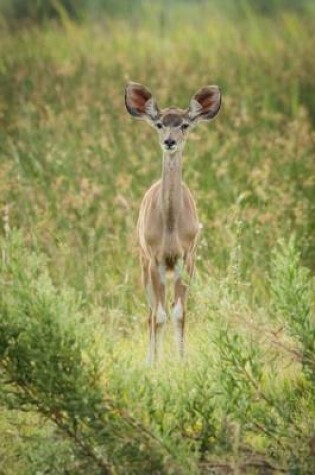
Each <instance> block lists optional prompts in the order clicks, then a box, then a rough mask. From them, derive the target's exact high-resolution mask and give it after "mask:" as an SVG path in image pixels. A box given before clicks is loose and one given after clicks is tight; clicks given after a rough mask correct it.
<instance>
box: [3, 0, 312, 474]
mask: <svg viewBox="0 0 315 475" xmlns="http://www.w3.org/2000/svg"><path fill="white" fill-rule="evenodd" d="M227 3H228V2H227ZM227 3H225V6H224V7H220V8H219V7H218V5H217V4H212V3H209V4H208V3H205V2H196V3H194V4H192V3H188V2H174V3H172V4H171V5H170V6H169V7H168V8H167V9H165V8H164V7H165V4H164V3H162V2H161V3H158V2H155V3H153V2H152V3H151V2H150V3H149V2H144V3H143V5H142V6H141V9H139V10H137V12H139V14H134V13H133V14H132V15H130V18H129V19H127V18H124V17H123V16H121V15H120V16H116V17H115V18H114V19H111V18H110V17H105V18H104V17H100V18H99V19H98V21H97V22H96V21H93V22H91V21H88V20H86V21H83V22H82V23H81V24H77V23H73V21H72V20H71V19H70V17H69V15H67V14H63V15H61V23H59V24H56V23H47V24H45V25H42V26H41V27H38V26H35V25H33V26H32V27H30V28H28V29H26V28H23V29H18V30H13V31H11V29H10V28H8V27H7V25H6V23H5V22H2V26H1V32H0V35H1V38H0V121H1V128H0V162H1V166H0V197H1V198H0V200H1V201H0V204H1V217H2V220H1V226H0V231H1V235H2V241H1V250H2V260H1V276H0V285H1V292H0V295H1V297H0V304H1V305H0V310H1V314H0V356H1V359H0V378H1V383H2V385H1V391H0V404H1V407H2V408H3V411H2V412H1V415H0V429H1V430H0V434H1V435H0V460H1V461H0V472H1V471H2V472H3V473H5V474H29V473H38V472H39V473H43V472H48V473H56V474H58V473H60V474H61V473H104V471H105V473H106V471H108V473H111V472H113V473H120V472H121V473H176V474H177V473H250V474H251V473H253V474H254V473H255V474H256V473H268V471H269V472H275V473H281V472H285V473H298V474H307V473H310V474H311V473H313V472H314V436H315V433H314V431H315V428H314V412H315V408H314V396H315V394H314V316H313V304H314V298H313V287H312V285H313V284H312V278H311V275H312V272H313V271H314V262H315V261H314V257H315V254H314V216H315V213H314V211H315V210H314V128H313V125H314V117H315V104H314V84H313V77H314V73H315V66H314V61H312V54H313V50H314V46H315V45H314V35H313V29H314V15H313V13H312V8H311V6H310V7H309V10H308V14H307V15H306V14H305V13H303V11H302V12H295V11H292V10H281V9H279V10H278V12H277V15H276V16H272V15H269V16H268V15H265V16H259V15H258V14H257V11H256V9H255V10H254V9H252V8H250V7H249V6H248V5H249V4H248V3H243V4H242V7H240V9H239V10H238V11H237V12H235V9H234V10H232V9H231V10H229V8H228V7H227V6H226V5H227ZM140 12H141V13H140ZM129 79H132V80H136V81H140V82H143V83H145V84H147V85H148V86H149V87H150V88H151V89H152V90H154V92H155V93H156V96H157V98H158V102H159V104H160V105H161V106H162V107H164V106H167V105H171V104H174V105H178V106H181V107H185V106H186V105H187V104H188V101H189V99H190V97H191V95H192V94H193V93H194V92H195V90H196V89H198V88H199V87H200V86H202V85H203V84H209V83H210V84H211V83H217V84H219V85H220V86H221V88H222V91H223V108H222V112H221V113H220V116H219V117H218V118H217V120H216V121H215V122H213V124H211V125H210V126H204V127H200V128H199V129H198V130H197V129H196V131H194V133H193V134H191V137H190V139H189V143H188V144H187V149H186V150H185V157H184V178H185V181H186V182H187V183H188V185H189V187H190V188H191V189H192V191H193V192H194V195H195V196H196V199H197V204H198V210H199V215H200V219H201V222H202V223H203V234H202V237H201V240H200V243H199V247H198V269H197V275H196V277H195V279H194V282H193V284H192V289H191V292H190V301H189V308H188V314H187V359H186V361H185V365H181V364H179V363H178V362H177V361H174V360H173V357H172V342H171V338H172V335H171V331H167V335H166V352H165V360H164V362H163V363H162V364H161V366H160V367H158V368H155V369H154V370H151V371H149V370H148V369H147V368H145V366H144V363H143V361H144V353H145V348H146V344H147V341H146V340H147V335H146V332H145V330H146V323H145V322H146V312H147V310H146V305H145V298H144V296H143V292H142V289H141V286H140V277H139V266H138V259H137V252H136V240H135V233H134V230H135V223H136V219H137V211H138V206H139V201H140V199H141V196H142V195H143V193H144V191H145V189H146V188H147V187H148V186H149V184H151V182H152V181H153V180H155V179H156V178H157V177H158V176H159V174H160V171H161V153H160V151H159V148H158V144H157V141H156V138H155V137H154V132H153V131H152V130H151V129H149V128H146V127H145V125H143V124H140V123H133V122H132V121H131V120H130V118H129V117H128V116H127V114H126V113H125V109H124V98H123V90H124V85H125V82H126V81H127V80H129ZM17 231H18V232H17ZM293 234H294V236H295V237H294V238H292V239H291V240H290V239H289V236H290V235H293ZM307 269H309V270H307ZM1 464H2V465H1Z"/></svg>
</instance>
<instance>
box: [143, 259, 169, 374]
mask: <svg viewBox="0 0 315 475" xmlns="http://www.w3.org/2000/svg"><path fill="white" fill-rule="evenodd" d="M145 286H146V292H147V296H148V301H149V306H150V313H149V350H148V357H147V361H148V364H149V365H152V364H153V363H154V361H155V359H156V357H157V358H158V359H161V356H162V344H163V332H164V324H165V321H166V311H165V268H164V266H162V265H160V266H158V265H156V264H155V263H153V262H150V263H149V265H148V268H147V272H146V282H145Z"/></svg>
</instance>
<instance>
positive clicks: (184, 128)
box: [181, 124, 189, 130]
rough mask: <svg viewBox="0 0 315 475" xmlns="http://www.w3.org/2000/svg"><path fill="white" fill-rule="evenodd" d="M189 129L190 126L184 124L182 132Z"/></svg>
mask: <svg viewBox="0 0 315 475" xmlns="http://www.w3.org/2000/svg"><path fill="white" fill-rule="evenodd" d="M188 127H189V124H183V125H182V126H181V129H182V130H187V129H188Z"/></svg>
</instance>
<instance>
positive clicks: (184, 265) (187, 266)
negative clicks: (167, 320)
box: [172, 255, 195, 357]
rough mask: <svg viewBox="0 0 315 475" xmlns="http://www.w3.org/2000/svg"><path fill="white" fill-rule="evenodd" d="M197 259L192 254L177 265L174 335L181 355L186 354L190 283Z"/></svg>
mask: <svg viewBox="0 0 315 475" xmlns="http://www.w3.org/2000/svg"><path fill="white" fill-rule="evenodd" d="M194 268H195V259H194V256H193V255H191V256H189V258H186V259H185V261H183V260H180V261H178V263H177V264H176V266H175V274H174V279H175V295H174V296H175V298H174V304H173V309H172V318H173V324H174V336H175V342H176V346H177V350H178V353H179V355H180V357H183V356H184V330H185V310H186V300H187V293H188V289H189V283H190V280H191V277H192V275H193V273H194Z"/></svg>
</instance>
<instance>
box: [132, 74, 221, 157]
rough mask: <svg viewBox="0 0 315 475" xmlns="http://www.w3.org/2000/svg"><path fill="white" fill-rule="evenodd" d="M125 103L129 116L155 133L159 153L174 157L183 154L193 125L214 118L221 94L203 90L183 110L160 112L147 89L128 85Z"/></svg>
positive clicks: (217, 89)
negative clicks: (157, 137)
mask: <svg viewBox="0 0 315 475" xmlns="http://www.w3.org/2000/svg"><path fill="white" fill-rule="evenodd" d="M125 102H126V108H127V110H128V112H129V114H131V115H132V116H133V117H135V118H136V119H142V120H146V121H147V122H148V123H149V124H150V125H151V126H152V127H154V128H155V129H156V130H157V132H158V135H159V141H160V145H161V147H162V150H164V151H166V152H168V153H174V152H176V151H177V150H180V151H181V150H183V148H184V145H185V140H186V138H187V134H188V132H189V130H190V129H191V128H192V127H193V126H194V125H196V124H197V123H198V122H200V121H210V120H212V119H213V118H214V117H215V116H216V115H217V113H218V112H219V110H220V106H221V92H220V89H219V88H218V86H205V87H203V88H201V89H199V91H198V92H196V94H195V95H194V96H193V97H192V98H191V100H190V103H189V107H188V108H187V109H185V110H183V109H178V108H177V107H169V108H167V109H161V110H160V109H159V108H158V106H157V103H156V100H155V98H154V97H153V95H152V94H151V92H150V91H149V89H147V88H146V87H145V86H142V84H138V83H136V82H130V83H128V84H127V86H126V91H125Z"/></svg>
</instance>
